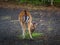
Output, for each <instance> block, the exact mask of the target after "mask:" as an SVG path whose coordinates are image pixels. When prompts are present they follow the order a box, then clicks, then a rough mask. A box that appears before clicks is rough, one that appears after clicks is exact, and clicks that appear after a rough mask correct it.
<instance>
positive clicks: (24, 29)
mask: <svg viewBox="0 0 60 45" xmlns="http://www.w3.org/2000/svg"><path fill="white" fill-rule="evenodd" d="M21 26H22V36H23V39H24V38H25V31H26V26H25V24H23V23H21Z"/></svg>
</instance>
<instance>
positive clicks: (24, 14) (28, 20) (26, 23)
mask: <svg viewBox="0 0 60 45" xmlns="http://www.w3.org/2000/svg"><path fill="white" fill-rule="evenodd" d="M18 18H19V21H20V24H21V26H22V35H23V38H25V33H26V29H27V28H28V32H29V36H30V38H31V39H32V35H31V34H32V32H34V29H35V28H36V25H37V24H36V23H32V16H31V14H30V13H29V12H28V11H27V10H23V11H21V12H20V14H19V17H18Z"/></svg>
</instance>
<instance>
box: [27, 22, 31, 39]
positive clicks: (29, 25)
mask: <svg viewBox="0 0 60 45" xmlns="http://www.w3.org/2000/svg"><path fill="white" fill-rule="evenodd" d="M30 27H31V24H30V23H28V32H29V36H30V38H31V39H32V35H31V30H30Z"/></svg>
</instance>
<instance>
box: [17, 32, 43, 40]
mask: <svg viewBox="0 0 60 45" xmlns="http://www.w3.org/2000/svg"><path fill="white" fill-rule="evenodd" d="M43 35H44V34H43V33H35V32H34V33H32V37H33V39H37V38H39V37H42V36H43ZM17 38H18V39H23V38H22V35H18V36H17ZM25 39H30V37H29V34H28V33H26V35H25Z"/></svg>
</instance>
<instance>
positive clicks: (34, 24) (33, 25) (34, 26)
mask: <svg viewBox="0 0 60 45" xmlns="http://www.w3.org/2000/svg"><path fill="white" fill-rule="evenodd" d="M37 25H38V23H35V22H34V23H32V24H31V28H30V30H31V33H33V32H34V31H35V29H36V27H37Z"/></svg>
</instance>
